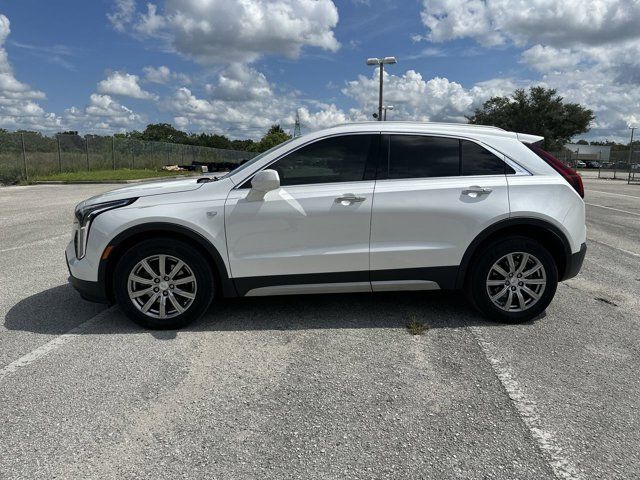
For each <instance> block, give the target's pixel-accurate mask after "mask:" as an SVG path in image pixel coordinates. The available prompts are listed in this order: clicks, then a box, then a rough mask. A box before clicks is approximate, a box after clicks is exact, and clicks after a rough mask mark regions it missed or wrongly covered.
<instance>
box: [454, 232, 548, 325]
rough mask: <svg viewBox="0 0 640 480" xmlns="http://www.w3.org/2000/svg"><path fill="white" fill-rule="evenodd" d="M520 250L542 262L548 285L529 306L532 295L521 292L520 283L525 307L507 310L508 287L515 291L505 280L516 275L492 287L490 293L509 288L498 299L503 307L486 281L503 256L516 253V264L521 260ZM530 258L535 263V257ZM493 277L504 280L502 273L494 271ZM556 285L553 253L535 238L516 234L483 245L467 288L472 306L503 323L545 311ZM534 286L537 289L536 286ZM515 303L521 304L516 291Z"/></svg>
mask: <svg viewBox="0 0 640 480" xmlns="http://www.w3.org/2000/svg"><path fill="white" fill-rule="evenodd" d="M520 252H522V253H526V254H529V255H532V256H534V257H535V258H536V259H537V260H538V261H539V262H540V263H541V264H542V267H543V268H544V276H545V277H546V284H545V285H544V290H543V291H542V293H541V294H540V295H539V298H538V300H536V301H535V302H534V303H532V304H531V305H530V306H528V307H527V306H526V302H528V301H532V300H533V297H532V296H529V295H528V294H527V293H526V292H524V291H521V290H520V289H519V288H518V286H516V287H515V288H516V290H517V292H520V293H522V295H523V298H524V299H525V308H524V309H522V310H521V311H507V310H505V309H504V307H506V304H507V303H508V297H509V290H513V289H514V287H513V286H507V285H506V281H507V280H508V281H511V278H514V277H515V275H514V276H513V277H507V278H506V280H505V285H504V286H502V285H501V286H499V287H498V286H496V287H491V292H492V293H493V294H494V295H498V294H499V293H500V292H502V289H505V290H506V293H505V294H504V295H505V296H504V297H499V299H497V301H498V302H501V303H504V305H503V308H501V307H499V306H498V305H496V304H495V303H494V302H493V300H492V299H491V297H490V294H489V291H488V289H489V287H488V286H487V283H488V282H487V280H488V279H489V273H490V271H491V270H492V267H493V265H494V264H495V263H496V262H498V261H499V260H500V259H503V257H505V256H506V255H509V254H515V257H514V258H515V261H516V264H517V262H518V260H522V259H523V257H524V255H519V253H520ZM529 261H530V262H533V260H529ZM529 265H531V264H529ZM516 271H517V269H516ZM534 275H536V276H537V275H540V276H542V275H543V274H542V273H537V274H534ZM492 278H496V279H501V277H500V275H499V274H497V272H495V271H493V272H492ZM534 280H538V281H541V280H540V279H538V278H535V279H534ZM496 282H497V281H496ZM514 282H517V279H514ZM516 285H520V283H519V282H518V283H517V284H516ZM525 286H526V285H525ZM557 287H558V268H557V265H556V262H555V260H554V259H553V256H552V255H551V253H549V251H548V250H547V249H546V248H545V247H543V246H542V245H541V244H540V243H538V242H536V241H535V240H532V239H530V238H527V237H520V236H513V237H507V238H504V239H500V240H496V241H494V242H491V243H490V244H488V245H486V247H483V249H482V251H481V252H479V255H477V256H476V257H475V259H474V262H473V265H471V272H470V276H469V277H468V282H467V287H466V290H467V295H468V297H470V300H471V302H472V303H473V305H474V306H475V307H476V308H477V309H478V310H479V311H480V313H481V314H482V315H483V316H485V317H486V318H487V319H489V320H494V321H498V322H504V323H519V322H526V321H528V320H531V319H533V318H535V317H537V316H538V315H540V314H541V313H542V312H544V311H545V309H546V308H547V307H548V306H549V304H550V303H551V300H553V297H554V295H555V293H556V289H557ZM532 288H534V289H535V288H537V286H536V287H532ZM513 302H514V303H515V302H517V303H518V306H519V304H520V301H519V300H518V298H517V297H516V292H514V293H513ZM512 308H516V306H515V305H513V307H512Z"/></svg>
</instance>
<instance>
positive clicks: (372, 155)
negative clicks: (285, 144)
mask: <svg viewBox="0 0 640 480" xmlns="http://www.w3.org/2000/svg"><path fill="white" fill-rule="evenodd" d="M353 135H371V136H372V137H375V136H377V137H378V145H377V147H378V152H372V151H371V149H372V148H374V147H375V145H371V146H370V147H369V148H370V151H369V155H368V157H367V160H366V162H365V166H364V168H365V174H366V173H367V168H372V170H373V176H372V178H366V179H363V180H352V181H349V182H326V183H303V184H300V185H285V186H284V187H281V188H285V187H310V186H314V185H339V184H342V183H357V182H374V181H375V180H376V178H377V175H378V170H379V165H378V164H379V157H380V150H381V149H382V133H381V132H380V131H379V130H375V131H371V132H343V133H334V134H331V135H326V136H324V137H319V138H314V139H313V140H309V141H308V142H306V143H303V144H301V145H298V146H297V147H295V148H293V149H291V150H288V151H286V152H285V153H283V154H282V155H280V156H278V157H276V158H274V159H273V160H271V161H270V162H269V163H267V164H266V165H264V166H262V167H260V168H258V169H257V170H255V171H254V172H252V173H250V174H249V175H247V176H246V177H245V178H243V179H242V180H241V181H239V182H238V184H237V185H236V186H234V187H233V189H232V190H246V189H248V188H251V187H250V186H248V187H247V186H245V184H246V183H247V182H250V181H251V179H252V178H253V177H254V176H256V175H257V174H258V173H260V172H261V171H263V170H266V169H268V168H269V167H270V166H271V165H273V164H274V163H276V162H277V161H279V160H281V159H283V158H284V157H286V156H288V155H291V154H292V153H295V152H297V151H298V150H300V149H301V148H304V147H306V146H308V145H312V144H314V143H317V142H321V141H324V140H328V139H330V138H336V137H345V136H353Z"/></svg>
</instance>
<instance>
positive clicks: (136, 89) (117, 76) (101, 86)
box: [98, 72, 157, 100]
mask: <svg viewBox="0 0 640 480" xmlns="http://www.w3.org/2000/svg"><path fill="white" fill-rule="evenodd" d="M139 80H140V78H139V77H138V76H137V75H131V74H129V73H127V72H113V73H112V74H110V75H109V76H108V77H107V78H106V79H105V80H102V81H100V82H99V83H98V93H105V94H107V95H120V96H123V97H131V98H137V99H139V100H154V99H157V96H156V95H153V94H152V93H149V92H147V91H145V90H143V89H142V88H141V87H140V85H139V84H138V81H139Z"/></svg>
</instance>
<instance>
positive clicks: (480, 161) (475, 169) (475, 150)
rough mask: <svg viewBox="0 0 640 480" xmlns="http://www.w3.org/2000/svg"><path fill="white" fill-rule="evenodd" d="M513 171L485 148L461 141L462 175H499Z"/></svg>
mask: <svg viewBox="0 0 640 480" xmlns="http://www.w3.org/2000/svg"><path fill="white" fill-rule="evenodd" d="M504 173H515V171H514V170H513V169H512V168H511V167H510V166H508V165H507V164H506V163H504V162H503V161H502V160H501V159H499V158H498V157H496V156H495V155H494V154H493V153H491V152H490V151H489V150H487V149H486V148H483V147H481V146H480V145H478V144H477V143H473V142H469V141H467V140H463V141H462V175H500V174H504Z"/></svg>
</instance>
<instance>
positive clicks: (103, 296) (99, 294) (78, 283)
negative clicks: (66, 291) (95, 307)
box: [69, 275, 109, 303]
mask: <svg viewBox="0 0 640 480" xmlns="http://www.w3.org/2000/svg"><path fill="white" fill-rule="evenodd" d="M69 283H70V284H71V286H72V287H73V288H75V289H76V290H77V291H78V293H80V296H81V297H82V298H84V299H85V300H87V301H89V302H95V303H109V299H108V298H107V292H106V290H105V288H104V284H102V283H100V282H89V281H87V280H80V279H79V278H76V277H74V276H73V275H70V276H69Z"/></svg>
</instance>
